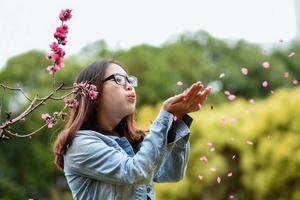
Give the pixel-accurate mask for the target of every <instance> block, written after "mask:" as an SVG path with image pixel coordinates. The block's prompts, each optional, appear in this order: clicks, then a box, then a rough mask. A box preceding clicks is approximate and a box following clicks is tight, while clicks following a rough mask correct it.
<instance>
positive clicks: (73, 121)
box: [53, 59, 145, 170]
mask: <svg viewBox="0 0 300 200" xmlns="http://www.w3.org/2000/svg"><path fill="white" fill-rule="evenodd" d="M110 64H117V65H120V66H123V65H122V64H121V63H120V62H118V61H116V60H112V59H109V60H99V61H96V62H94V63H92V64H91V65H89V66H87V67H86V68H85V69H83V70H82V71H81V72H80V74H79V76H78V77H77V79H76V83H84V82H87V83H89V84H94V85H96V86H97V90H98V97H97V99H98V98H99V97H100V95H102V88H103V80H104V78H105V77H104V76H105V72H106V69H107V68H108V67H109V65H110ZM76 99H77V101H78V102H79V105H78V106H77V107H76V108H73V109H71V110H70V113H69V120H68V122H67V124H66V126H65V127H64V129H63V130H62V131H61V132H60V133H59V134H58V136H57V138H56V140H55V142H54V145H53V152H54V155H55V161H54V162H55V165H56V166H57V168H58V169H60V170H63V168H64V158H63V155H64V154H65V153H66V151H67V150H68V147H69V146H70V145H71V144H72V141H73V139H74V137H75V135H76V132H77V131H78V130H86V129H90V130H95V131H97V130H99V128H101V127H98V125H97V112H99V110H98V111H97V103H96V101H95V100H91V99H90V98H89V97H88V96H84V95H77V96H76ZM114 131H116V132H117V133H118V134H119V135H120V136H125V137H126V138H127V139H128V141H129V142H130V143H131V145H133V146H136V145H138V144H139V143H140V142H141V141H142V140H143V139H144V137H145V132H144V131H143V130H141V129H138V128H137V127H136V122H135V113H133V114H131V115H129V116H126V117H124V118H123V119H122V120H121V121H120V123H119V124H118V125H117V126H116V127H115V129H114Z"/></svg>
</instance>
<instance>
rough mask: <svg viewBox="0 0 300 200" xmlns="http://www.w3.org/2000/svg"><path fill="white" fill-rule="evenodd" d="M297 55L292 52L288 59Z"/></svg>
mask: <svg viewBox="0 0 300 200" xmlns="http://www.w3.org/2000/svg"><path fill="white" fill-rule="evenodd" d="M295 54H296V53H295V52H291V53H289V55H288V57H289V58H291V57H293V56H294V55H295Z"/></svg>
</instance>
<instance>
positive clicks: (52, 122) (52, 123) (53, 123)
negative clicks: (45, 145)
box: [48, 120, 56, 128]
mask: <svg viewBox="0 0 300 200" xmlns="http://www.w3.org/2000/svg"><path fill="white" fill-rule="evenodd" d="M55 124H56V120H51V121H50V122H49V124H48V128H53V126H54V125H55Z"/></svg>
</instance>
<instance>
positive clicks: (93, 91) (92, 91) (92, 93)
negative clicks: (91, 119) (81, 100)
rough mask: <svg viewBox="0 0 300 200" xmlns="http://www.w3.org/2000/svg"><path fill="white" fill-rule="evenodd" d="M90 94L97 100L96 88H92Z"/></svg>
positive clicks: (92, 98)
mask: <svg viewBox="0 0 300 200" xmlns="http://www.w3.org/2000/svg"><path fill="white" fill-rule="evenodd" d="M89 95H90V98H91V100H95V99H96V98H97V95H98V92H97V91H95V90H91V91H90V92H89Z"/></svg>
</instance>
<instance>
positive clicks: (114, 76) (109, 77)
mask: <svg viewBox="0 0 300 200" xmlns="http://www.w3.org/2000/svg"><path fill="white" fill-rule="evenodd" d="M116 76H122V77H124V78H125V79H126V81H127V83H129V84H130V85H131V86H132V87H137V85H138V79H137V77H135V76H125V75H123V74H118V73H115V74H112V75H110V76H108V77H106V78H105V79H104V80H103V83H104V82H106V81H108V80H111V79H113V80H114V81H115V82H116V83H117V84H118V85H122V86H125V85H126V81H125V83H124V84H121V83H119V82H118V81H117V79H116ZM130 78H133V79H134V80H135V84H133V83H131V81H130Z"/></svg>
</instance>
